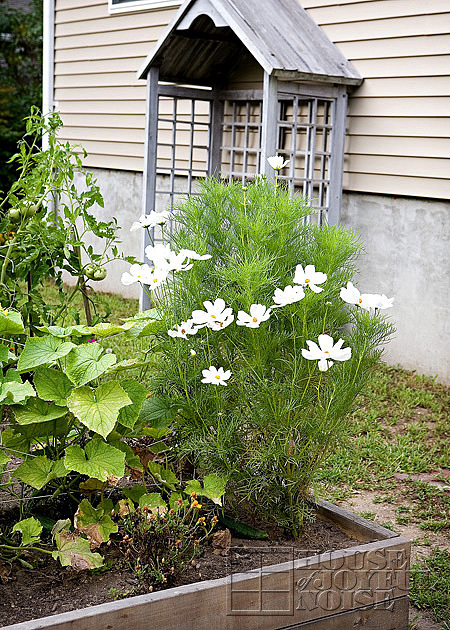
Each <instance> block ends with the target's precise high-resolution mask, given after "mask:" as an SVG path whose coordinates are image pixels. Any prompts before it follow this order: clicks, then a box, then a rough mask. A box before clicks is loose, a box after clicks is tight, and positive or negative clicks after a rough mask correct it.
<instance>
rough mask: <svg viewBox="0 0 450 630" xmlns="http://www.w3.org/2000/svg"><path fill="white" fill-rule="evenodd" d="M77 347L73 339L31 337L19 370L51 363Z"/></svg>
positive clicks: (27, 342)
mask: <svg viewBox="0 0 450 630" xmlns="http://www.w3.org/2000/svg"><path fill="white" fill-rule="evenodd" d="M75 347H76V346H75V344H73V343H72V342H71V341H61V339H57V338H56V337H29V338H28V339H27V341H26V343H25V348H24V349H23V352H22V354H21V355H20V357H19V361H18V363H17V369H18V370H19V372H28V371H29V370H32V369H33V368H36V367H39V366H41V365H50V364H52V363H55V362H56V361H57V360H58V359H61V358H62V357H65V356H66V355H67V354H69V352H70V351H71V350H72V348H75Z"/></svg>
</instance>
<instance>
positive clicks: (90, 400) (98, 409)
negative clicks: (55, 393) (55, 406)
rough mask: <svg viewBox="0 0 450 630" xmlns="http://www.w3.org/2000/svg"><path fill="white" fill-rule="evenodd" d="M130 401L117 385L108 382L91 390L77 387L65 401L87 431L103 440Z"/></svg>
mask: <svg viewBox="0 0 450 630" xmlns="http://www.w3.org/2000/svg"><path fill="white" fill-rule="evenodd" d="M130 403H131V400H130V399H129V397H128V396H127V394H126V393H125V392H124V390H123V389H122V388H121V387H120V385H119V384H118V383H115V382H113V381H110V382H108V383H104V384H103V385H100V386H99V387H97V389H91V388H90V387H87V386H85V387H79V388H77V389H75V390H74V391H73V392H72V394H71V395H70V396H69V398H68V399H67V405H68V407H69V409H70V411H71V412H72V413H73V414H74V416H76V417H77V418H78V420H80V422H82V423H83V424H84V425H85V426H87V427H88V429H91V430H92V431H95V432H96V433H100V435H102V436H103V437H104V438H106V436H107V435H108V434H109V433H111V431H112V430H113V428H114V425H115V424H116V422H117V418H118V416H119V411H120V409H121V408H122V407H125V406H126V405H129V404H130Z"/></svg>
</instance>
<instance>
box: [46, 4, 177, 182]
mask: <svg viewBox="0 0 450 630" xmlns="http://www.w3.org/2000/svg"><path fill="white" fill-rule="evenodd" d="M175 11H176V9H160V10H158V11H142V12H132V13H123V14H116V15H109V14H108V2H107V0H56V16H55V77H54V81H55V101H56V106H55V107H56V109H57V110H58V111H59V112H61V116H62V119H63V122H64V128H63V132H62V134H61V139H63V140H69V141H70V142H72V143H74V144H81V145H82V146H83V148H84V149H86V151H87V153H88V157H87V158H86V159H85V161H84V163H85V165H86V166H87V167H98V168H109V169H120V170H131V171H141V170H142V168H143V163H144V160H143V155H144V129H145V97H146V88H145V81H139V80H138V79H136V72H137V70H138V69H139V67H140V65H141V64H142V62H143V60H144V59H145V57H146V56H147V54H148V52H149V50H150V49H151V47H152V46H153V45H154V43H155V42H156V40H157V39H158V38H159V36H160V35H161V33H162V32H163V30H164V29H165V28H166V26H167V24H168V22H169V21H170V20H171V18H172V15H173V14H174V13H175Z"/></svg>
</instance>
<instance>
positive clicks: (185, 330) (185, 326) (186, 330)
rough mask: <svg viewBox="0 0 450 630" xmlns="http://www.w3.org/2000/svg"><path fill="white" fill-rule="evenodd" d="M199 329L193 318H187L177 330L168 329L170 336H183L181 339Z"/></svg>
mask: <svg viewBox="0 0 450 630" xmlns="http://www.w3.org/2000/svg"><path fill="white" fill-rule="evenodd" d="M197 330H198V326H194V322H193V321H192V319H187V320H186V321H185V322H181V324H180V325H179V326H177V327H176V328H175V330H168V331H167V334H168V335H169V336H170V337H181V339H187V336H188V335H195V333H196V332H197Z"/></svg>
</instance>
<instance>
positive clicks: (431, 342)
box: [94, 169, 450, 384]
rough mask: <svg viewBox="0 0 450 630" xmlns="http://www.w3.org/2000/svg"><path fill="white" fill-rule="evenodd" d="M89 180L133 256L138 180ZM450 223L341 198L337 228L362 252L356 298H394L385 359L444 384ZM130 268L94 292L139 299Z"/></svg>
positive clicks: (412, 210)
mask: <svg viewBox="0 0 450 630" xmlns="http://www.w3.org/2000/svg"><path fill="white" fill-rule="evenodd" d="M94 175H95V177H96V178H97V180H98V183H99V186H100V189H101V191H102V194H103V197H104V200H105V208H104V209H102V208H98V210H97V212H98V215H97V216H99V217H101V218H102V219H104V220H109V219H110V218H111V217H112V216H116V217H117V219H118V220H119V224H120V225H121V227H122V229H121V230H120V232H119V236H120V238H121V239H122V241H123V243H122V245H120V246H119V249H122V250H123V251H124V253H125V254H127V255H134V256H136V257H139V256H140V254H141V239H142V231H137V232H130V226H131V224H132V222H133V221H136V220H137V219H138V218H139V216H140V215H141V213H142V211H141V196H142V175H141V174H140V173H131V172H125V171H112V170H102V169H95V170H94ZM160 184H162V186H163V185H164V183H163V182H162V183H160ZM158 205H159V204H158ZM158 209H161V208H158ZM449 219H450V202H441V201H435V200H424V199H413V198H403V197H393V196H384V195H371V194H366V193H353V192H351V193H350V192H349V193H344V195H343V207H342V224H343V225H344V226H346V227H351V228H353V229H355V230H356V231H358V232H359V234H360V236H361V240H362V241H363V243H364V244H365V248H366V254H365V255H364V256H363V257H362V258H361V261H360V274H359V276H358V278H357V281H356V284H357V286H358V288H359V289H360V290H361V292H362V293H385V294H386V295H387V296H388V297H392V296H395V301H394V308H392V309H389V311H386V314H389V316H390V317H391V318H392V321H393V323H394V324H395V326H396V328H397V332H396V335H395V337H394V339H393V340H392V341H391V342H390V343H389V344H388V346H387V347H386V350H385V354H384V357H383V358H384V360H385V361H387V362H388V363H390V364H396V363H399V364H400V365H401V366H402V367H404V368H407V369H411V370H416V371H417V372H418V373H419V374H427V375H429V376H437V377H438V380H439V381H442V382H446V383H449V384H450V334H449V333H450V317H449V313H450V291H449V277H450V273H449V272H450V262H449V261H450V256H449V252H450V243H449V240H450V237H449V228H448V225H449ZM128 267H129V265H128V263H122V262H116V263H113V264H112V265H110V266H109V273H108V276H107V278H106V279H105V280H104V281H102V282H99V283H96V288H97V289H98V290H100V291H112V292H116V293H120V294H122V295H124V296H126V297H134V298H137V297H138V296H139V287H138V286H137V285H132V286H130V287H125V286H123V285H122V283H121V281H120V277H121V275H122V272H123V271H125V270H127V269H128Z"/></svg>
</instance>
